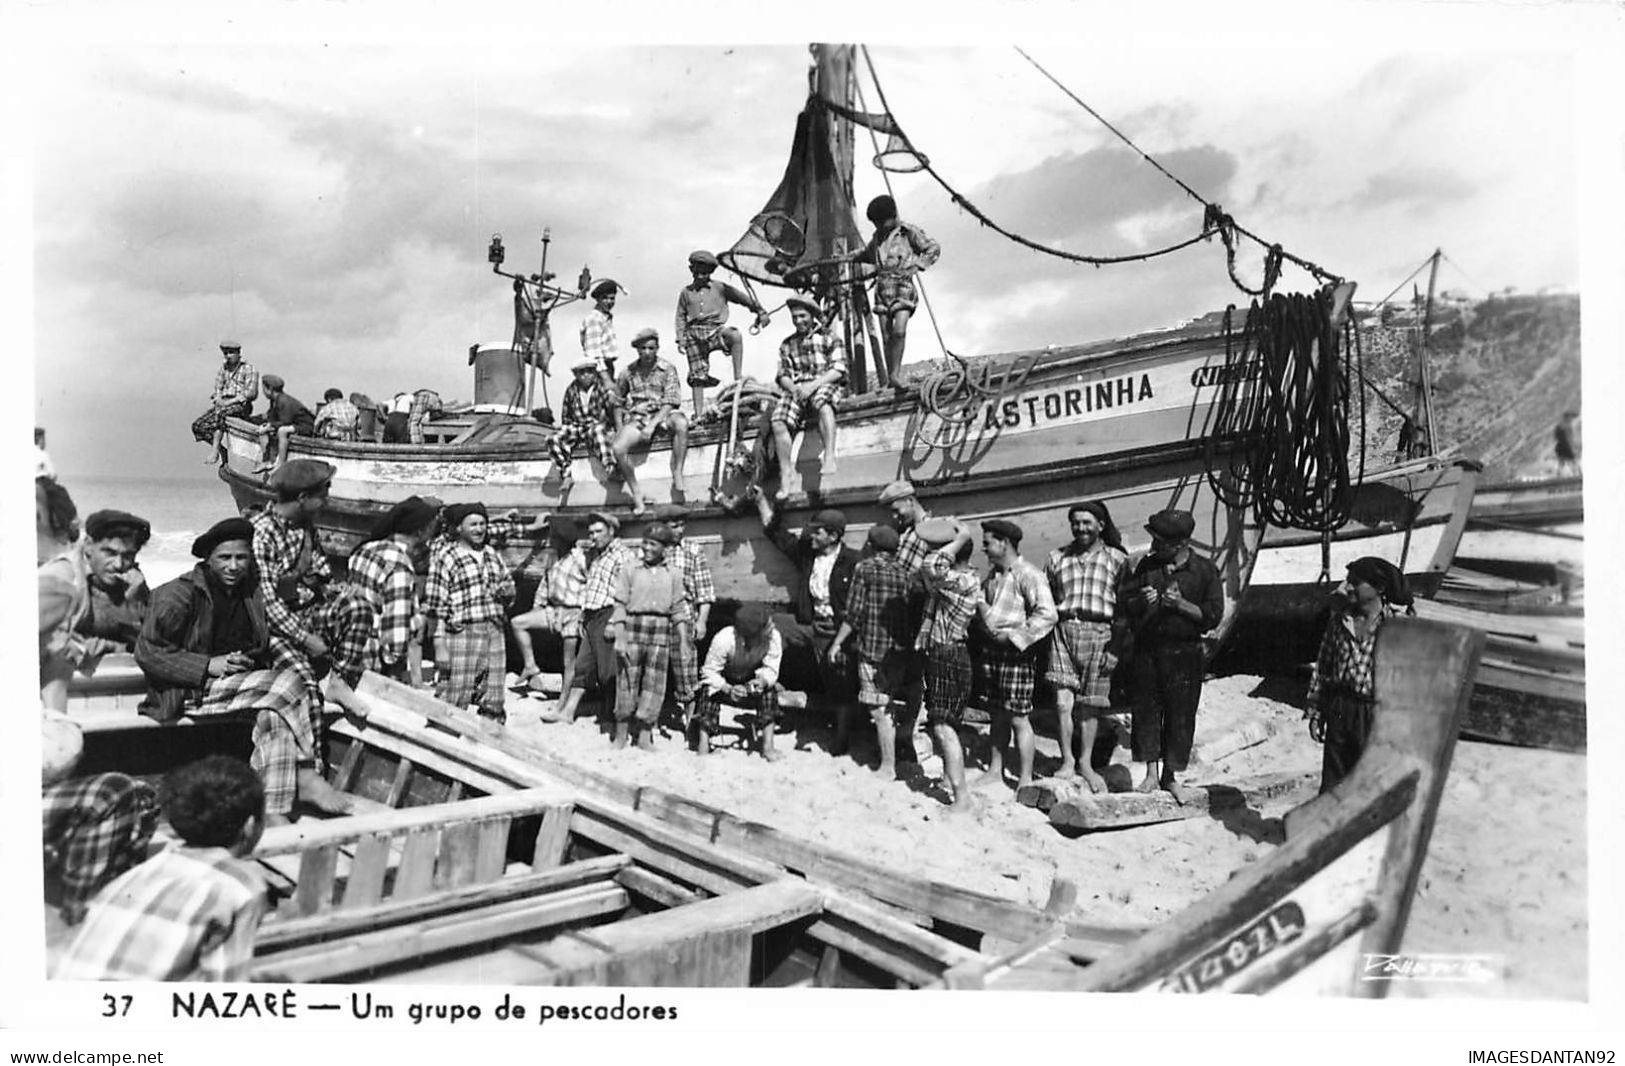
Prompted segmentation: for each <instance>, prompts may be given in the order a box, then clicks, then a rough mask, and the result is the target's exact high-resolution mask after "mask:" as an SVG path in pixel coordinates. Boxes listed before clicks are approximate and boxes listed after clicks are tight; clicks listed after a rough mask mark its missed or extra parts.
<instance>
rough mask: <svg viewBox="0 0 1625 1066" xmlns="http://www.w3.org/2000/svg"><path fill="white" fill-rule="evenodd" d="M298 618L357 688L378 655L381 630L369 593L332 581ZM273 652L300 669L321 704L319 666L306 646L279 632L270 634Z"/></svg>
mask: <svg viewBox="0 0 1625 1066" xmlns="http://www.w3.org/2000/svg"><path fill="white" fill-rule="evenodd" d="M297 613H298V616H299V620H300V621H301V622H303V623H304V624H305V627H306V628H307V629H309V630H310V631H311V632H312V633H315V634H316V635H317V636H319V637H321V638H322V642H323V643H325V644H326V645H327V655H328V658H329V660H331V662H332V664H333V672H334V673H335V674H337V675H338V676H339V677H340V678H341V679H343V681H344V683H345V684H347V685H349V686H350V687H351V688H354V687H355V686H356V685H357V684H358V683H360V681H361V673H362V671H364V670H365V669H366V668H367V663H368V662H370V661H372V660H373V659H376V658H377V651H376V650H375V649H376V643H377V640H378V634H377V632H376V631H375V629H374V626H373V610H372V604H371V603H370V602H369V601H368V600H367V595H366V593H364V592H362V591H361V590H360V589H357V588H354V587H353V586H350V585H330V586H328V590H327V594H326V596H325V597H324V598H323V599H320V600H317V601H316V602H315V603H312V604H309V605H308V606H306V607H304V608H301V609H300V610H299V611H298V612H297ZM271 654H272V657H273V658H274V659H275V661H276V664H277V665H278V666H285V667H289V668H291V669H294V670H297V671H299V676H300V677H302V678H304V681H305V684H306V685H307V686H308V687H309V689H310V698H311V700H312V701H313V702H314V703H315V704H316V706H318V707H320V706H321V702H322V692H321V688H320V687H319V684H318V679H317V675H316V668H315V666H314V665H313V664H312V663H311V661H310V656H309V655H307V654H306V653H305V649H304V648H302V647H299V646H298V645H296V644H294V643H293V641H291V640H289V639H288V638H287V637H284V636H283V635H281V634H280V633H272V634H271Z"/></svg>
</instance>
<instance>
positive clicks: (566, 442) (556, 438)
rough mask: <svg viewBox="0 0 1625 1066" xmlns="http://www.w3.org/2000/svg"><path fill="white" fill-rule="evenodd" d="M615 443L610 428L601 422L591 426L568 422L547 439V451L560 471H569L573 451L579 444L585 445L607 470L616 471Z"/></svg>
mask: <svg viewBox="0 0 1625 1066" xmlns="http://www.w3.org/2000/svg"><path fill="white" fill-rule="evenodd" d="M613 443H614V438H613V437H611V435H610V432H609V427H608V426H605V425H604V424H603V423H601V422H595V423H592V424H590V425H589V424H585V423H581V422H566V423H565V424H564V425H562V426H560V427H559V428H558V429H557V430H556V431H555V432H554V433H553V435H552V436H550V437H548V438H547V451H548V454H550V455H552V456H553V461H554V462H555V463H557V464H558V466H559V469H560V470H568V469H570V451H571V449H573V448H574V447H575V446H576V445H577V444H585V445H586V446H587V449H588V455H589V456H590V455H593V454H596V455H597V456H598V461H599V462H600V463H602V464H603V466H604V469H605V470H613V469H615V452H614V450H613V449H612V448H611V445H612V444H613Z"/></svg>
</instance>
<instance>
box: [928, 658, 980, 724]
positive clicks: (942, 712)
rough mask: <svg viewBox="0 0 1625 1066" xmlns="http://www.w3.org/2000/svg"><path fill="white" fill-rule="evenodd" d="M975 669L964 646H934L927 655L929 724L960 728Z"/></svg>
mask: <svg viewBox="0 0 1625 1066" xmlns="http://www.w3.org/2000/svg"><path fill="white" fill-rule="evenodd" d="M972 677H973V675H972V667H971V659H970V651H969V650H968V649H967V648H966V647H965V645H964V642H962V641H959V642H955V643H953V644H933V645H931V646H930V647H929V648H927V649H926V652H925V721H926V724H927V725H958V724H959V722H960V719H961V718H963V717H964V714H965V703H966V701H967V700H969V699H970V692H971V681H972Z"/></svg>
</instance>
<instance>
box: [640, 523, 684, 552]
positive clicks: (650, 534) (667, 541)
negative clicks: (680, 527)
mask: <svg viewBox="0 0 1625 1066" xmlns="http://www.w3.org/2000/svg"><path fill="white" fill-rule="evenodd" d="M643 539H644V540H652V541H657V542H658V543H661V544H664V545H665V546H666V547H668V548H670V547H671V546H672V545H674V544H676V543H677V532H676V531H675V530H673V529H672V528H671V527H670V526H668V525H667V524H666V523H664V522H656V523H654V524H653V525H651V526H650V527H649V528H648V529H646V530H644V531H643Z"/></svg>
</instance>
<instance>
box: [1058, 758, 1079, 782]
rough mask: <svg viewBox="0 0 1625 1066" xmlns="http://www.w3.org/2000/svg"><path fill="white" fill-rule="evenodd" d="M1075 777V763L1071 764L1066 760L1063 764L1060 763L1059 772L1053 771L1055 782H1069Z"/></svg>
mask: <svg viewBox="0 0 1625 1066" xmlns="http://www.w3.org/2000/svg"><path fill="white" fill-rule="evenodd" d="M1077 776H1078V765H1077V763H1075V762H1073V761H1072V760H1071V759H1067V760H1065V761H1064V762H1062V763H1061V768H1060V769H1059V770H1057V771H1055V780H1057V781H1071V780H1072V779H1073V778H1075V777H1077Z"/></svg>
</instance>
